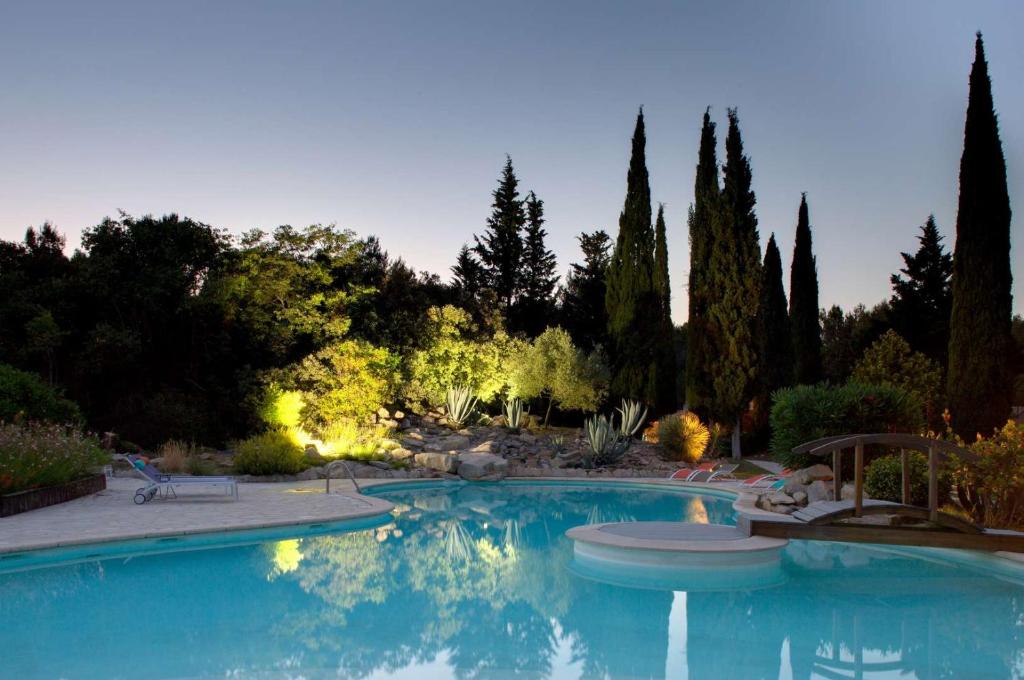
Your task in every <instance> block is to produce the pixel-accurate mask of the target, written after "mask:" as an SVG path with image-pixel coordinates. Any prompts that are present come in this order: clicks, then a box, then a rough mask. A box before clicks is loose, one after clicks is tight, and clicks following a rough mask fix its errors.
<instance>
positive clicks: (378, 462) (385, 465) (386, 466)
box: [368, 460, 391, 470]
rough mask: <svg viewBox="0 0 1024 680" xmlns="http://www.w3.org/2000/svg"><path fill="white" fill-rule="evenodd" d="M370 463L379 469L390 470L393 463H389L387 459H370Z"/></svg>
mask: <svg viewBox="0 0 1024 680" xmlns="http://www.w3.org/2000/svg"><path fill="white" fill-rule="evenodd" d="M368 463H369V464H370V465H372V466H373V467H375V468H377V469H378V470H390V469H391V465H389V464H388V463H387V461H383V460H371V461H368Z"/></svg>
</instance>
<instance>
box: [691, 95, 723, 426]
mask: <svg viewBox="0 0 1024 680" xmlns="http://www.w3.org/2000/svg"><path fill="white" fill-rule="evenodd" d="M717 144H718V141H717V139H716V137H715V124H714V122H712V120H711V114H710V111H705V112H704V124H703V126H702V127H701V132H700V153H699V155H698V158H697V178H696V181H695V182H694V190H693V205H691V206H690V215H689V220H688V224H689V229H690V274H689V281H688V284H687V289H688V297H689V313H688V315H687V321H686V404H687V406H689V407H690V408H696V409H706V408H707V407H708V406H710V399H711V394H712V392H713V386H712V384H711V373H710V371H709V370H708V362H709V361H710V360H711V354H712V347H711V340H710V337H709V335H708V320H707V309H708V302H709V292H708V287H707V278H708V270H709V268H710V267H711V246H712V242H713V233H712V232H713V223H714V218H715V213H716V211H717V210H718V195H719V192H720V189H719V186H718V160H717V156H716V152H715V147H716V146H717Z"/></svg>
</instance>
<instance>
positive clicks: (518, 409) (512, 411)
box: [501, 397, 529, 432]
mask: <svg viewBox="0 0 1024 680" xmlns="http://www.w3.org/2000/svg"><path fill="white" fill-rule="evenodd" d="M501 410H502V413H504V415H505V427H507V428H508V429H510V430H512V431H513V432H518V431H519V428H520V427H522V426H523V425H524V424H525V423H526V416H528V415H529V412H528V411H524V410H523V400H522V399H520V398H519V397H512V398H511V399H509V400H508V401H505V402H502V405H501Z"/></svg>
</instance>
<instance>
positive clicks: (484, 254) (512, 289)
mask: <svg viewBox="0 0 1024 680" xmlns="http://www.w3.org/2000/svg"><path fill="white" fill-rule="evenodd" d="M518 186H519V180H518V179H516V173H515V170H514V169H513V168H512V159H511V158H510V157H508V156H506V157H505V167H504V169H503V170H502V174H501V179H500V180H499V182H498V188H497V189H495V190H494V193H493V196H494V203H493V204H492V206H491V216H490V217H489V218H488V219H487V230H486V231H485V232H484V235H483V236H474V239H475V240H476V246H475V247H474V249H473V250H474V251H475V252H476V255H477V256H478V257H479V258H480V264H481V265H482V266H483V270H484V275H485V281H486V283H487V286H488V287H489V288H491V289H492V290H494V293H495V295H496V296H497V299H498V304H499V305H500V307H501V310H502V311H503V312H504V313H505V315H506V317H507V316H508V313H509V311H510V310H511V308H512V303H513V302H515V299H516V293H517V292H518V290H519V283H520V280H521V279H520V265H521V261H522V257H523V239H522V231H523V226H524V225H525V224H526V214H525V212H524V211H523V202H522V201H521V200H519V189H518Z"/></svg>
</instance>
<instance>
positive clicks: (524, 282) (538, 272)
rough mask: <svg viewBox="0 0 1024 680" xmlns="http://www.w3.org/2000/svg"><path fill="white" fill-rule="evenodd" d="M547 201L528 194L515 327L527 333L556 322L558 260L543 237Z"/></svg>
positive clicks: (532, 335)
mask: <svg viewBox="0 0 1024 680" xmlns="http://www.w3.org/2000/svg"><path fill="white" fill-rule="evenodd" d="M546 237H547V232H546V231H545V230H544V201H542V200H540V199H539V198H537V195H536V194H534V193H533V192H532V191H531V192H530V193H528V194H527V195H526V233H525V236H524V238H523V258H522V265H521V268H520V285H519V291H518V300H517V301H516V303H515V313H514V314H513V317H514V319H515V324H514V328H515V329H516V330H521V331H523V332H525V333H526V335H527V336H528V337H531V338H533V337H536V336H538V335H540V334H541V333H542V332H543V331H544V329H545V328H547V326H548V325H549V324H550V323H552V322H553V318H552V317H553V315H554V310H555V286H557V285H558V275H557V274H556V273H555V270H556V269H557V267H558V260H557V259H556V258H555V254H554V253H553V252H551V251H550V250H548V248H547V245H545V243H544V239H545V238H546Z"/></svg>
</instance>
